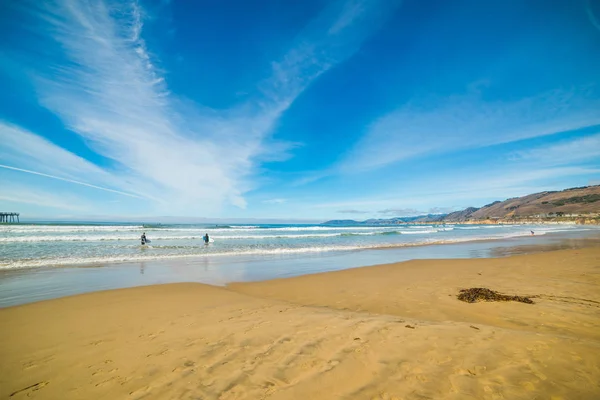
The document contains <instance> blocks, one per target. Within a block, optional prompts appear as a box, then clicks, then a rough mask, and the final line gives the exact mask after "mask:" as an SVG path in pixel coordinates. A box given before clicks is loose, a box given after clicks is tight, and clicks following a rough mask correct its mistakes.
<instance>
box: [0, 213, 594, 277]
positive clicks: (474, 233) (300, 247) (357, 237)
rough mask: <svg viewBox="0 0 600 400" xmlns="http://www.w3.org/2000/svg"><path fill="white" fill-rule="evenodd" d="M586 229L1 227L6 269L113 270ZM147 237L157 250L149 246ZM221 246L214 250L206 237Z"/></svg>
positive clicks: (0, 260)
mask: <svg viewBox="0 0 600 400" xmlns="http://www.w3.org/2000/svg"><path fill="white" fill-rule="evenodd" d="M531 231H533V232H534V233H535V235H536V236H540V235H546V234H549V233H559V232H580V231H581V232H583V231H599V230H598V228H597V227H591V226H582V225H427V224H424V225H393V226H364V225H358V226H324V225H298V224H294V225H268V224H257V225H207V224H177V225H172V224H171V225H166V224H165V225H162V224H152V225H140V224H126V223H106V224H81V223H78V224H75V223H63V224H16V225H1V226H0V269H16V268H34V267H53V266H72V265H90V264H102V265H105V264H109V263H118V262H138V261H151V260H169V259H179V258H202V257H210V258H211V259H214V258H215V257H222V256H229V257H228V258H230V257H231V256H234V257H235V256H242V257H243V256H250V255H252V256H265V257H268V256H273V255H297V256H300V257H302V256H303V255H308V254H315V253H319V254H324V253H336V252H344V251H346V252H347V251H355V250H365V249H383V248H402V247H410V246H426V245H435V244H437V245H439V244H450V243H463V242H471V241H479V240H502V239H508V238H517V237H521V236H530V235H531ZM144 232H145V233H146V236H147V238H148V239H150V240H151V243H150V244H148V245H145V246H142V245H141V243H140V236H141V234H142V233H144ZM205 234H208V235H209V236H210V237H211V238H212V239H214V242H212V243H209V244H208V245H206V244H205V243H204V241H203V240H202V236H204V235H205Z"/></svg>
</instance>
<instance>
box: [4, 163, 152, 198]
mask: <svg viewBox="0 0 600 400" xmlns="http://www.w3.org/2000/svg"><path fill="white" fill-rule="evenodd" d="M0 168H4V169H8V170H11V171H19V172H24V173H27V174H32V175H38V176H43V177H46V178H52V179H56V180H59V181H63V182H69V183H74V184H76V185H81V186H86V187H89V188H93V189H98V190H103V191H105V192H111V193H116V194H120V195H123V196H128V197H134V198H137V199H141V198H142V197H140V196H136V195H134V194H131V193H125V192H121V191H119V190H114V189H109V188H105V187H102V186H96V185H92V184H89V183H85V182H79V181H76V180H73V179H67V178H61V177H60V176H54V175H49V174H44V173H42V172H36V171H30V170H27V169H23V168H16V167H11V166H9V165H2V164H0Z"/></svg>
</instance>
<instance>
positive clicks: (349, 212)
mask: <svg viewBox="0 0 600 400" xmlns="http://www.w3.org/2000/svg"><path fill="white" fill-rule="evenodd" d="M337 212H338V213H340V214H369V213H370V211H363V210H338V211H337Z"/></svg>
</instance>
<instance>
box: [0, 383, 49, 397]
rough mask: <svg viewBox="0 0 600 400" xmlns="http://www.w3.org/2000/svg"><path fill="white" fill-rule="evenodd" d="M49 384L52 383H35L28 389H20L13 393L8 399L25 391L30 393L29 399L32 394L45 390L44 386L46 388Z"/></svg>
mask: <svg viewBox="0 0 600 400" xmlns="http://www.w3.org/2000/svg"><path fill="white" fill-rule="evenodd" d="M49 383H50V382H48V381H42V382H38V383H34V384H33V385H29V386H27V387H26V388H23V389H19V390H17V391H16V392H13V393H11V394H10V396H8V397H13V396H14V395H17V394H19V393H23V392H25V391H28V392H29V393H27V397H29V395H30V394H31V392H35V391H36V390H40V389H41V388H43V387H44V386H46V385H47V384H49Z"/></svg>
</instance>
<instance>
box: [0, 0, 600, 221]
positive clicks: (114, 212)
mask: <svg viewBox="0 0 600 400" xmlns="http://www.w3.org/2000/svg"><path fill="white" fill-rule="evenodd" d="M0 86H1V87H2V88H3V90H2V91H0V209H2V210H7V211H8V210H15V211H20V212H21V213H22V214H23V215H24V216H29V217H31V218H57V219H60V218H62V219H71V218H80V219H81V218H83V219H85V218H106V219H113V220H114V219H124V220H127V219H134V218H146V217H147V218H150V219H152V218H156V219H160V217H161V216H178V217H204V218H209V219H210V218H214V219H217V218H224V219H238V218H258V219H264V218H279V219H311V220H315V219H316V220H320V219H333V218H336V219H337V218H340V219H341V218H343V219H346V218H353V219H366V218H373V217H374V218H386V217H395V216H405V215H415V214H420V213H429V212H433V213H439V212H448V211H452V210H456V209H460V208H464V207H467V206H481V205H483V204H486V203H488V202H490V201H493V200H498V199H500V200H502V199H505V198H508V197H513V196H520V195H525V194H529V193H533V192H536V191H543V190H556V189H563V188H567V187H573V186H583V185H589V184H600V2H598V1H593V0H589V1H586V0H528V1H517V0H514V1H513V0H508V1H506V0H499V1H493V0H488V1H479V0H473V1H460V0H453V1H441V0H439V1H429V0H405V1H400V0H393V1H392V0H390V1H385V0H346V1H324V0H306V1H302V2H290V1H281V0H269V1H248V0H236V1H231V0H223V1H212V0H210V1H197V2H190V1H182V0H171V1H167V0H155V1H142V0H139V1H109V0H103V1H102V0H55V1H27V0H25V1H22V2H8V1H6V2H0Z"/></svg>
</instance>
